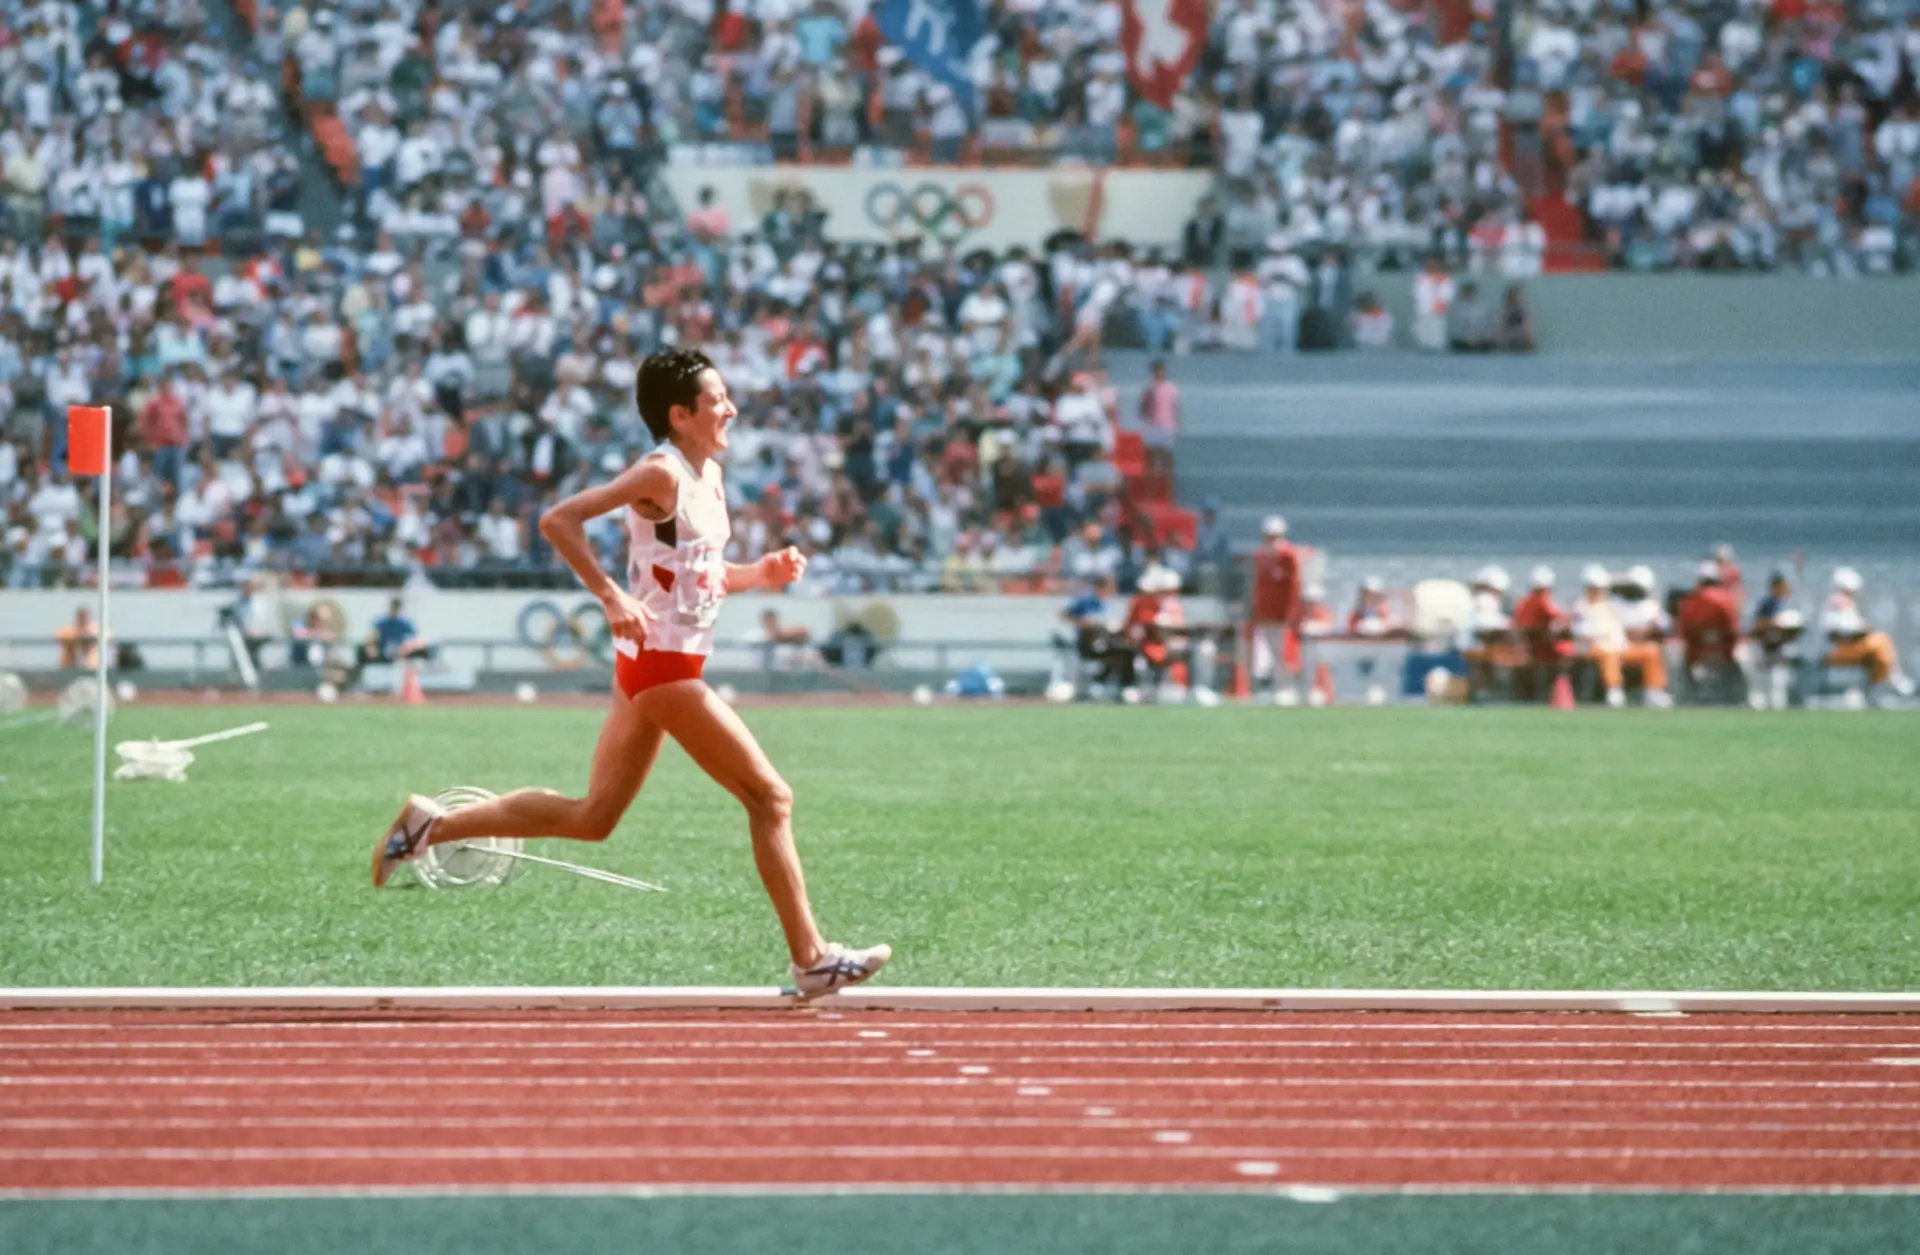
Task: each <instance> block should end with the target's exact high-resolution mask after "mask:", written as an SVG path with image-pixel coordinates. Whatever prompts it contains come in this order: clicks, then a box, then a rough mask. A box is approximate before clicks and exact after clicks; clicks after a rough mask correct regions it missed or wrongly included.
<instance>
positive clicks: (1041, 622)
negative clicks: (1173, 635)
mask: <svg viewBox="0 0 1920 1255" xmlns="http://www.w3.org/2000/svg"><path fill="white" fill-rule="evenodd" d="M235 595H236V594H234V593H233V592H231V591H222V592H181V591H168V592H160V591H152V592H149V591H130V592H125V593H121V592H115V593H114V595H113V602H112V616H113V623H112V628H113V633H114V635H115V636H116V637H119V638H121V639H125V640H132V641H136V642H140V643H141V644H142V646H143V649H144V652H145V654H146V657H147V663H148V665H149V666H151V667H156V668H165V669H174V668H178V667H185V666H186V665H187V663H188V661H189V656H188V654H187V653H185V652H181V651H168V650H166V649H164V648H160V647H157V646H156V645H154V644H153V642H156V641H160V640H165V639H171V638H192V639H196V640H211V639H213V638H215V637H216V636H217V635H218V632H219V625H218V617H219V611H220V607H221V606H223V605H226V604H228V603H229V602H231V601H232V600H233V599H234V597H235ZM392 595H393V594H392V592H391V591H388V590H360V589H322V590H319V591H318V592H313V591H303V592H288V593H283V594H279V595H277V596H276V597H275V598H274V601H273V608H272V610H271V611H270V612H269V615H268V619H269V625H270V626H271V627H272V628H273V629H275V630H276V631H277V632H278V633H280V634H282V635H284V633H285V631H286V629H287V628H288V627H289V626H290V625H291V624H292V623H293V621H294V620H295V618H296V617H298V616H299V615H302V614H304V613H305V612H306V610H307V608H308V606H309V605H310V604H311V603H312V602H313V601H314V599H315V598H316V597H318V598H322V599H325V600H328V601H331V602H333V603H334V604H335V606H337V607H338V608H339V609H340V610H341V612H342V614H343V617H344V619H345V623H346V631H347V635H348V637H349V638H350V639H351V638H356V637H358V636H360V635H361V634H363V633H364V632H366V630H367V629H368V627H369V626H370V625H371V624H372V623H373V621H374V620H375V619H377V618H379V617H380V616H382V615H384V614H385V613H386V609H387V602H388V599H389V598H390V597H392ZM592 601H593V599H592V598H591V597H589V596H587V595H586V594H585V593H582V592H568V593H550V592H542V593H519V592H465V591H462V592H440V591H423V592H419V593H409V594H408V595H407V598H406V609H407V613H408V614H409V615H411V616H412V618H413V620H414V622H415V623H417V624H418V625H419V627H420V630H421V631H422V632H423V633H425V634H426V635H427V636H428V637H430V638H432V639H435V640H439V641H457V640H459V641H486V642H493V643H496V644H498V645H500V646H503V648H499V649H496V650H495V651H494V655H493V665H494V666H495V667H496V668H497V669H500V670H530V669H537V668H543V667H546V666H547V662H546V660H545V658H544V657H543V655H542V654H541V653H540V651H539V650H538V649H535V648H531V647H528V646H526V645H523V644H521V643H520V633H519V622H520V616H521V614H522V613H523V612H524V611H525V609H526V608H527V607H528V606H529V605H532V604H534V603H537V602H546V603H549V604H551V605H553V606H556V607H558V608H559V609H560V610H561V611H562V612H564V613H571V612H572V611H573V610H574V609H575V608H576V607H579V606H582V605H587V604H591V603H592ZM93 604H94V603H93V593H92V592H91V590H85V591H80V590H75V591H67V592H45V591H29V592H18V591H5V592H0V667H6V668H17V669H36V668H44V667H49V666H52V665H54V663H55V662H56V661H57V651H56V650H55V648H54V647H53V646H51V645H49V644H45V643H44V642H48V641H50V640H51V639H52V637H53V634H54V632H55V631H57V630H58V629H59V628H60V626H61V625H62V624H64V623H67V622H69V621H70V620H71V619H72V617H73V612H74V610H75V609H76V608H78V607H80V606H83V605H84V606H87V607H89V608H91V607H92V605H93ZM1065 604H1066V599H1065V598H1064V597H985V596H981V597H963V596H951V597H948V596H935V595H926V594H908V595H899V596H891V595H889V596H870V597H834V598H801V597H786V596H764V595H756V594H743V595H741V596H738V597H732V598H729V599H728V600H727V602H726V604H725V607H724V608H723V610H722V611H721V616H720V627H719V636H720V639H721V641H722V642H723V643H745V642H747V641H750V640H751V639H752V638H753V636H754V634H755V633H756V632H757V631H758V630H759V626H760V613H761V611H762V609H765V608H769V607H770V608H772V609H774V610H776V611H778V612H779V614H780V618H781V621H782V622H784V623H794V624H799V625H801V626H804V627H806V628H807V629H808V630H809V631H811V632H812V633H813V636H814V638H815V639H816V640H818V639H821V638H823V637H825V636H826V635H827V634H828V633H830V632H832V631H833V630H834V628H835V626H836V625H837V623H838V622H839V621H841V619H842V618H843V617H844V618H852V617H855V616H868V615H872V614H875V613H878V614H880V615H881V616H882V617H885V616H886V615H887V614H888V613H889V612H890V613H891V615H892V616H893V617H895V618H896V619H897V622H898V633H897V639H898V640H899V641H901V642H919V643H923V644H928V645H931V644H933V643H936V642H963V641H980V642H1005V643H1008V644H1013V645H1016V646H1017V645H1019V644H1021V643H1025V642H1033V643H1038V644H1044V643H1045V642H1046V640H1047V639H1048V637H1049V636H1050V634H1051V633H1052V631H1053V629H1054V627H1055V626H1056V625H1057V624H1058V623H1059V614H1060V610H1061V608H1062V607H1063V606H1064V605H1065ZM1216 611H1217V607H1213V606H1212V605H1211V603H1206V602H1200V603H1195V602H1192V601H1190V602H1189V614H1190V615H1191V616H1193V617H1195V618H1205V617H1208V616H1209V615H1210V614H1212V613H1215V612H1216ZM864 621H867V622H869V624H870V625H871V623H872V620H870V619H867V620H864ZM34 642H42V643H39V644H36V643H34ZM975 655H979V656H983V657H985V658H986V659H987V661H988V662H990V663H992V664H993V665H995V666H1003V667H1004V666H1018V665H1026V666H1032V665H1035V664H1036V662H1037V661H1044V659H1043V658H1042V656H1041V655H1039V654H1036V653H1033V652H1031V651H1028V650H1022V649H1019V648H1014V649H997V650H996V649H991V648H988V649H979V650H960V651H956V652H954V653H953V654H952V655H951V657H950V658H949V662H950V663H951V665H953V666H956V667H958V666H962V665H965V663H967V662H968V661H970V660H971V658H972V657H974V656H975ZM450 658H451V660H452V661H455V662H459V663H464V664H470V665H476V666H477V665H479V663H480V661H481V653H480V651H479V650H478V649H468V650H461V651H451V652H450ZM719 660H720V661H723V662H728V663H731V664H733V665H741V664H742V663H743V662H745V661H747V658H746V656H744V655H742V654H740V653H737V652H732V651H723V652H722V654H721V657H720V659H719ZM900 661H901V662H902V663H903V664H904V665H914V666H929V665H932V654H931V653H930V652H928V651H924V650H912V651H902V653H901V657H900Z"/></svg>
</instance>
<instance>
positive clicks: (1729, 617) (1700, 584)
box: [1678, 560, 1740, 678]
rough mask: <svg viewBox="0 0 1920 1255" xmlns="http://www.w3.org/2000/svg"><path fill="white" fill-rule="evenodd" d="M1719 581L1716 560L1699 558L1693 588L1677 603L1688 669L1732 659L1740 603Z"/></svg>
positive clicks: (1723, 662)
mask: <svg viewBox="0 0 1920 1255" xmlns="http://www.w3.org/2000/svg"><path fill="white" fill-rule="evenodd" d="M1722 581H1723V574H1722V572H1721V570H1720V564H1719V563H1717V562H1714V561H1711V560H1709V561H1706V562H1702V563H1701V564H1700V574H1699V577H1698V579H1697V581H1696V582H1695V584H1694V587H1693V591H1692V592H1691V593H1689V594H1687V596H1686V598H1685V600H1683V601H1682V602H1681V603H1680V614H1679V616H1678V618H1679V623H1678V627H1679V629H1680V642H1681V646H1682V648H1683V649H1684V650H1685V653H1686V659H1687V667H1688V669H1689V670H1691V669H1692V668H1694V667H1699V666H1723V665H1725V664H1727V663H1729V662H1731V661H1733V648H1734V646H1735V645H1738V644H1739V643H1740V607H1739V605H1738V604H1737V603H1736V602H1735V601H1734V600H1733V598H1732V597H1731V596H1730V595H1728V593H1727V589H1726V586H1725V584H1724V583H1723V582H1722ZM1701 678H1704V677H1701Z"/></svg>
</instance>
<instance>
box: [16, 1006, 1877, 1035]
mask: <svg viewBox="0 0 1920 1255" xmlns="http://www.w3.org/2000/svg"><path fill="white" fill-rule="evenodd" d="M858 1014H859V1018H858V1019H857V1020H856V1021H855V1022H856V1023H861V1024H870V1025H872V1026H874V1027H877V1028H886V1029H908V1028H911V1029H946V1030H949V1031H951V1030H954V1029H956V1028H960V1027H961V1026H963V1025H964V1026H965V1028H964V1031H965V1032H967V1033H968V1034H970V1035H971V1034H974V1033H992V1032H1009V1031H1025V1030H1031V1029H1043V1030H1047V1031H1050V1032H1058V1031H1060V1030H1061V1028H1063V1027H1065V1028H1067V1029H1069V1030H1071V1031H1073V1032H1076V1033H1082V1032H1085V1033H1127V1034H1133V1035H1139V1034H1152V1033H1218V1032H1220V1031H1222V1030H1223V1029H1224V1030H1227V1031H1231V1032H1236V1033H1239V1032H1251V1033H1259V1034H1262V1035H1266V1034H1271V1033H1291V1032H1301V1031H1312V1032H1325V1031H1328V1030H1336V1031H1339V1032H1343V1033H1347V1032H1353V1033H1404V1032H1407V1031H1409V1030H1413V1031H1420V1032H1427V1031H1432V1032H1448V1033H1451V1032H1458V1031H1467V1032H1486V1033H1624V1034H1630V1035H1634V1036H1640V1037H1649V1036H1659V1037H1665V1036H1668V1035H1670V1034H1675V1033H1912V1032H1914V1031H1915V1026H1914V1023H1913V1017H1911V1016H1903V1017H1894V1018H1896V1019H1897V1022H1895V1023H1891V1024H1885V1023H1859V1024H1853V1023H1846V1024H1802V1023H1793V1022H1792V1021H1791V1017H1788V1016H1781V1017H1774V1016H1759V1015H1751V1016H1728V1017H1726V1018H1727V1019H1732V1020H1738V1021H1740V1022H1738V1023H1726V1022H1718V1021H1716V1020H1714V1019H1708V1020H1706V1021H1705V1022H1698V1021H1694V1020H1688V1021H1687V1022H1685V1023H1674V1022H1670V1021H1661V1022H1659V1023H1653V1022H1649V1021H1646V1020H1643V1019H1640V1018H1638V1017H1632V1018H1626V1019H1618V1018H1616V1019H1612V1020H1608V1019H1607V1018H1606V1017H1604V1015H1603V1014H1601V1013H1589V1012H1564V1013H1558V1014H1550V1015H1549V1017H1548V1018H1546V1019H1529V1020H1522V1021H1520V1022H1518V1023H1516V1022H1514V1021H1515V1020H1517V1019H1519V1017H1520V1016H1522V1015H1524V1014H1527V1013H1523V1012H1514V1013H1511V1014H1508V1015H1504V1016H1503V1017H1501V1018H1500V1019H1494V1020H1470V1019H1462V1020H1459V1021H1454V1020H1448V1019H1439V1020H1436V1019H1434V1018H1433V1017H1432V1016H1430V1015H1421V1014H1410V1013H1402V1012H1356V1013H1355V1018H1353V1019H1351V1020H1325V1019H1317V1020H1295V1019H1292V1018H1290V1017H1291V1016H1292V1015H1293V1014H1295V1013H1293V1012H1285V1011H1272V1012H1258V1013H1256V1014H1258V1015H1261V1016H1266V1017H1271V1018H1270V1019H1265V1020H1240V1021H1234V1022H1227V1021H1226V1017H1224V1016H1223V1015H1221V1014H1219V1013H1212V1012H1206V1013H1195V1014H1194V1016H1193V1017H1192V1018H1194V1019H1196V1020H1197V1021H1198V1022H1196V1023H1168V1022H1165V1021H1164V1020H1159V1021H1156V1020H1153V1019H1144V1020H1142V1019H1124V1018H1119V1017H1124V1016H1129V1015H1141V1014H1147V1015H1153V1016H1160V1015H1178V1014H1180V1013H1178V1012H1148V1013H1141V1012H1088V1013H1085V1014H1082V1015H1073V1016H1068V1015H1062V1016H1061V1017H1060V1018H1058V1019H1053V1020H1001V1021H993V1020H990V1019H988V1018H987V1017H990V1016H992V1015H993V1014H994V1013H993V1012H985V1011H955V1012H952V1013H951V1014H950V1015H948V1016H947V1017H945V1018H942V1019H934V1020H893V1019H887V1018H884V1013H882V1012H875V1013H873V1014H866V1013H858ZM1536 1014H1539V1013H1536ZM1095 1017H1098V1018H1095ZM817 1018H818V1019H820V1020H827V1019H838V1020H845V1019H846V1018H847V1017H846V1016H844V1015H841V1016H827V1015H822V1016H819V1017H817ZM1861 1018H1862V1019H1865V1018H1866V1017H1864V1016H1863V1017H1861ZM1874 1018H1876V1019H1878V1018H1880V1017H1877V1016H1876V1017H1874ZM974 1019H978V1020H980V1021H981V1022H979V1023H973V1024H969V1023H968V1021H969V1020H974ZM1775 1019H1779V1020H1783V1021H1786V1022H1778V1023H1776V1022H1770V1021H1773V1020H1775ZM1063 1021H1066V1023H1064V1024H1063ZM555 1028H562V1029H565V1030H566V1031H569V1032H574V1031H579V1032H619V1033H633V1032H648V1031H652V1032H660V1033H683V1032H685V1031H687V1030H689V1029H720V1030H725V1031H726V1032H728V1033H732V1034H738V1033H743V1032H751V1031H765V1032H768V1033H775V1034H784V1035H788V1036H791V1035H793V1034H796V1033H802V1032H807V1031H809V1030H811V1031H816V1032H828V1031H832V1030H830V1029H827V1028H825V1027H823V1026H822V1025H819V1024H818V1023H816V1022H815V1021H814V1020H813V1019H808V1018H805V1017H800V1016H795V1015H793V1014H791V1013H788V1012H781V1013H778V1014H776V1015H774V1016H770V1017H769V1016H765V1015H760V1016H754V1017H743V1018H741V1019H739V1020H711V1019H709V1020H675V1019H651V1020H596V1019H588V1018H574V1017H570V1016H558V1017H555V1018H553V1019H547V1020H539V1019H521V1020H515V1019H491V1020H465V1019H458V1018H421V1019H411V1020H409V1019H401V1020H394V1019H378V1020H374V1019H368V1020H361V1019H355V1020H324V1019H278V1020H223V1021H219V1022H202V1021H183V1022H178V1023H166V1022H163V1021H147V1020H137V1019H136V1020H123V1019H120V1018H118V1017H117V1016H115V1015H113V1014H112V1013H105V1012H103V1013H100V1014H98V1015H95V1016H93V1017H92V1018H87V1019H76V1020H59V1021H54V1020H49V1021H38V1022H31V1023H13V1022H9V1019H8V1017H7V1016H6V1015H5V1014H4V1013H0V1032H7V1033H73V1032H95V1033H114V1034H125V1033H129V1032H137V1031H140V1030H159V1031H164V1032H193V1033H219V1032H228V1033H251V1032H259V1031H262V1030H279V1031H285V1030H297V1031H301V1032H306V1031H316V1032H326V1031H336V1032H343V1033H353V1034H363V1033H371V1032H408V1033H412V1032H442V1031H444V1032H459V1031H462V1030H494V1031H502V1030H504V1031H513V1032H528V1033H539V1032H551V1031H553V1030H554V1029H555Z"/></svg>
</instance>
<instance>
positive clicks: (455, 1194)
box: [0, 1165, 1920, 1202]
mask: <svg viewBox="0 0 1920 1255" xmlns="http://www.w3.org/2000/svg"><path fill="white" fill-rule="evenodd" d="M1275 1168H1276V1170H1277V1168H1278V1165H1275ZM1255 1175H1258V1174H1257V1173H1256V1174H1255ZM1056 1194H1073V1195H1090V1194H1097V1195H1112V1194H1127V1195H1136V1194H1156V1195H1159V1194H1179V1195H1182V1196H1184V1197H1193V1196H1196V1195H1199V1196H1206V1197H1213V1196H1219V1195H1235V1196H1238V1197H1249V1196H1251V1197H1272V1198H1284V1199H1288V1200H1290V1201H1294V1202H1331V1201H1334V1199H1336V1198H1345V1197H1348V1196H1351V1195H1358V1196H1361V1197H1366V1198H1479V1197H1495V1198H1580V1199H1584V1198H1592V1197H1594V1196H1605V1197H1609V1198H1635V1197H1642V1196H1646V1195H1660V1196H1666V1195H1673V1194H1684V1195H1688V1196H1697V1197H1704V1198H1717V1199H1736V1200H1737V1199H1748V1198H1915V1197H1920V1185H1786V1186H1781V1185H1616V1184H1607V1183H1596V1182H1588V1183H1585V1184H1577V1185H1538V1186H1534V1185H1514V1184H1512V1183H1511V1182H1499V1181H1483V1182H1478V1183H1472V1184H1449V1185H1440V1184H1434V1183H1431V1182H1429V1183H1425V1184H1415V1185H1378V1184H1374V1185H1368V1184H1364V1183H1361V1184H1352V1185H1340V1186H1325V1185H1266V1184H1245V1185H1243V1184H1238V1183H1235V1182H1231V1181H1222V1182H1204V1181H1202V1182H1191V1183H1160V1184H1153V1183H1145V1182H1143V1183H1139V1184H1127V1185H1111V1184H1092V1183H1090V1184H1080V1183H1045V1184H1042V1183H1038V1182H1026V1183H1017V1184H1014V1183H1000V1184H993V1185H977V1184H976V1185H953V1184H948V1183H945V1182H930V1181H863V1182H844V1181H832V1182H814V1183H812V1184H806V1185H761V1184H756V1185H743V1184H738V1183H735V1184H715V1185H702V1184H692V1183H681V1184H646V1185H641V1184H632V1183H629V1184H613V1185H607V1184H593V1185H585V1184H580V1183H578V1182H575V1183H572V1184H565V1183H562V1184H557V1185H392V1184H380V1185H345V1186H325V1185H319V1186H316V1185H259V1186H252V1185H241V1186H212V1187H208V1186H179V1185H176V1186H166V1185H162V1186H77V1187H74V1188H58V1187H54V1188H35V1189H11V1188H7V1187H4V1186H0V1201H5V1202H72V1201H87V1202H114V1201H136V1202H138V1201H156V1200H161V1201H173V1202H224V1201H228V1200H233V1199H249V1200H260V1199H309V1198H318V1199H338V1198H354V1199H417V1198H457V1199H469V1198H485V1199H497V1198H509V1197H511V1198H624V1199H652V1198H794V1197H805V1198H840V1197H848V1196H860V1197H900V1196H921V1195H942V1196H956V1195H958V1196H967V1197H975V1198H978V1197H997V1196H1033V1195H1056ZM1329 1195H1331V1196H1333V1197H1331V1198H1330V1197H1328V1196H1329Z"/></svg>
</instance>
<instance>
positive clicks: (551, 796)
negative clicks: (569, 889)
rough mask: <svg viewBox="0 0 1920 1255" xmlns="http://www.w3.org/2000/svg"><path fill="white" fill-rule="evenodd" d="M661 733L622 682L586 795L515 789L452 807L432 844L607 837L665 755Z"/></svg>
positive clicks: (595, 753) (595, 752)
mask: <svg viewBox="0 0 1920 1255" xmlns="http://www.w3.org/2000/svg"><path fill="white" fill-rule="evenodd" d="M661 740H662V733H661V730H660V728H659V727H657V726H656V725H655V724H653V723H652V722H650V721H649V720H648V719H647V718H646V717H645V716H644V715H642V714H641V713H640V706H639V703H638V702H634V701H629V700H628V699H627V695H626V694H625V693H622V692H621V691H620V690H619V689H618V688H616V689H614V692H613V704H612V708H611V709H610V710H608V711H607V721H606V723H604V724H602V725H601V728H600V741H599V743H598V744H597V745H595V746H594V749H593V768H592V771H591V772H590V774H589V775H588V777H587V795H586V796H585V797H580V798H572V797H566V796H564V795H562V794H559V793H556V792H554V791H553V790H552V789H516V790H515V791H514V792H512V793H509V794H506V795H505V796H504V797H497V798H494V799H493V800H492V801H490V802H482V803H480V804H479V805H477V806H468V807H463V808H462V809H460V810H457V811H452V812H450V813H448V814H447V815H446V816H445V817H443V818H442V819H440V820H439V821H438V822H436V823H435V824H434V825H433V831H432V832H431V833H430V834H429V835H428V837H427V844H429V845H439V844H441V843H442V842H446V841H465V840H468V839H469V838H472V837H566V838H568V839H570V840H574V841H604V840H606V839H607V837H608V835H609V834H611V833H612V832H613V830H614V827H615V826H616V825H617V824H619V822H620V817H621V816H622V815H624V814H626V813H627V808H628V807H629V806H631V805H633V799H634V797H635V796H636V795H637V794H638V793H639V792H640V786H641V785H643V784H645V783H646V782H647V773H648V772H650V771H652V770H653V764H654V760H655V759H657V758H659V757H660V743H661Z"/></svg>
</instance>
